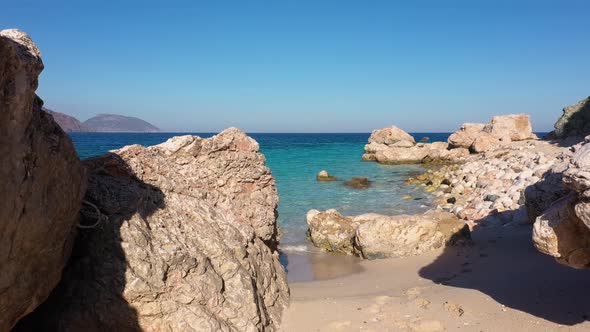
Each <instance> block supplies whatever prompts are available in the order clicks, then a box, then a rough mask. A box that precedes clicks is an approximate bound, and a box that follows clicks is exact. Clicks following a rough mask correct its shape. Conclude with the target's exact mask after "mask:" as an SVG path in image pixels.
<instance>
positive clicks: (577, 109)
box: [554, 97, 590, 138]
mask: <svg viewBox="0 0 590 332" xmlns="http://www.w3.org/2000/svg"><path fill="white" fill-rule="evenodd" d="M588 134H590V97H588V98H586V99H584V100H581V101H579V102H578V103H576V104H574V105H570V106H566V107H564V108H563V114H562V115H561V117H560V118H559V119H558V120H557V122H556V123H555V131H554V136H555V138H567V137H572V136H580V137H584V136H586V135H588Z"/></svg>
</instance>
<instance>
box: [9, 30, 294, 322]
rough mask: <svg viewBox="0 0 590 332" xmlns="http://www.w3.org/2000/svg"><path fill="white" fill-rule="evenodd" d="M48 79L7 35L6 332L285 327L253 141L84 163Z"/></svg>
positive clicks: (273, 193) (178, 144) (189, 142)
mask: <svg viewBox="0 0 590 332" xmlns="http://www.w3.org/2000/svg"><path fill="white" fill-rule="evenodd" d="M42 69H43V64H42V61H41V56H40V53H39V50H38V49H37V47H36V46H35V44H34V43H33V41H32V40H31V39H30V38H29V37H28V36H27V35H26V34H25V33H24V32H22V31H19V30H4V31H2V32H0V73H1V74H2V75H1V76H0V105H1V107H2V108H1V112H0V117H1V120H2V121H0V126H1V127H2V128H3V129H2V130H1V131H0V147H1V148H2V150H3V152H4V153H3V157H4V158H2V161H1V162H0V178H2V181H3V182H4V183H5V184H7V185H6V186H4V187H3V189H2V192H3V195H2V196H3V200H2V203H0V204H2V205H3V206H4V207H3V208H1V209H0V215H1V216H2V227H1V228H0V236H1V237H2V239H3V241H2V244H1V251H0V252H1V253H2V254H1V255H0V264H1V266H2V277H1V278H0V289H2V290H3V296H2V297H1V299H0V330H2V331H8V330H10V329H13V331H34V330H44V331H80V330H84V331H115V330H117V331H121V330H124V331H273V330H276V329H278V325H279V323H280V320H281V315H282V312H283V310H284V308H285V307H286V306H287V304H288V300H289V288H288V285H287V278H286V274H285V271H284V268H283V267H282V265H281V264H280V262H279V257H278V251H277V243H278V237H277V235H278V228H277V224H276V217H277V212H276V209H277V203H278V195H277V190H276V185H275V180H274V178H273V176H272V174H271V172H270V170H269V169H268V167H267V166H266V164H265V158H264V156H263V155H262V154H261V153H260V152H259V147H258V143H256V142H255V141H254V140H253V139H252V138H250V137H248V136H247V135H246V134H244V133H243V132H241V131H240V130H238V129H235V128H230V129H227V130H225V131H223V132H222V133H220V134H218V135H215V136H213V137H211V138H208V139H202V138H200V137H197V136H180V137H174V138H171V139H170V140H168V141H167V142H164V143H162V144H159V145H156V146H152V147H143V146H139V145H132V146H127V147H124V148H121V149H119V150H116V151H111V152H109V153H107V154H105V155H102V156H99V157H96V158H92V159H88V160H85V161H82V162H80V160H79V159H78V156H77V154H76V152H75V149H74V147H73V144H72V142H71V140H70V138H69V137H68V136H67V135H66V134H65V133H64V132H63V131H62V130H61V129H60V128H59V126H58V125H57V124H56V123H55V121H54V120H53V119H52V117H51V116H50V115H49V114H47V113H45V112H43V111H42V110H41V107H42V101H41V99H40V98H39V97H37V96H36V95H35V90H36V88H37V84H38V83H37V82H38V81H37V78H38V75H39V73H40V72H41V70H42ZM25 315H26V316H25ZM15 324H16V325H15Z"/></svg>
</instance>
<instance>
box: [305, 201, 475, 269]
mask: <svg viewBox="0 0 590 332" xmlns="http://www.w3.org/2000/svg"><path fill="white" fill-rule="evenodd" d="M307 223H308V225H309V230H308V234H309V237H310V239H311V241H312V243H313V244H314V245H315V246H317V247H319V248H321V249H323V250H326V251H331V252H340V253H345V254H349V255H357V256H360V257H363V258H369V259H373V258H383V257H403V256H414V255H419V254H422V253H424V252H427V251H431V250H434V249H437V248H441V247H443V246H445V245H455V244H463V243H466V241H467V240H468V239H469V234H470V233H469V227H467V225H466V224H465V223H463V222H461V221H459V220H458V219H457V218H456V217H455V216H453V215H452V214H450V213H446V212H441V211H429V212H427V213H424V214H418V215H398V216H386V215H380V214H376V213H367V214H361V215H358V216H352V217H351V216H342V215H341V214H340V213H338V212H337V211H336V210H333V209H332V210H327V211H324V212H320V211H317V210H311V211H309V212H308V214H307Z"/></svg>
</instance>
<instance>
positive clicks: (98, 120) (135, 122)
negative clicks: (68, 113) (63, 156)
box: [83, 114, 160, 133]
mask: <svg viewBox="0 0 590 332" xmlns="http://www.w3.org/2000/svg"><path fill="white" fill-rule="evenodd" d="M83 125H85V126H87V127H89V128H92V129H94V131H97V132H147V133H152V132H159V131H160V129H158V128H157V127H156V126H154V125H152V124H151V123H148V122H146V121H144V120H142V119H139V118H135V117H131V116H123V115H117V114H99V115H97V116H95V117H93V118H90V119H88V120H86V121H84V123H83Z"/></svg>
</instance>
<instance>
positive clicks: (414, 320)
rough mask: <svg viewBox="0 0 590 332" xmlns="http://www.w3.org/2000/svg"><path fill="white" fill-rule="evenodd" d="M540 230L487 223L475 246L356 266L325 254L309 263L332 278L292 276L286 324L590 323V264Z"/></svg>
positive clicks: (409, 327) (507, 326)
mask: <svg viewBox="0 0 590 332" xmlns="http://www.w3.org/2000/svg"><path fill="white" fill-rule="evenodd" d="M530 233H531V230H530V226H509V227H493V228H484V227H480V228H478V229H476V230H475V231H474V233H473V239H474V245H473V246H470V247H463V248H447V249H444V250H439V251H435V252H431V253H428V254H426V255H422V256H418V257H409V258H399V259H385V260H375V261H356V264H357V265H358V268H356V267H355V268H353V269H350V266H354V264H353V265H347V264H343V265H340V264H338V261H339V260H340V261H341V258H336V256H334V255H327V254H324V255H325V256H324V257H321V258H319V259H318V260H317V261H316V263H317V264H310V265H308V266H309V267H312V269H311V271H308V272H306V273H307V274H308V275H311V276H318V278H317V279H322V278H320V277H322V276H327V277H331V279H330V278H326V279H325V280H317V279H316V280H315V281H311V282H294V283H291V284H290V286H291V305H290V307H289V308H288V309H287V311H286V312H285V315H284V318H283V324H282V331H423V332H424V331H535V332H537V331H589V330H590V322H589V321H588V320H589V319H590V318H589V317H590V301H589V300H588V299H590V271H588V270H574V269H571V268H568V267H565V266H562V265H560V264H558V263H557V262H555V260H554V259H553V258H551V257H548V256H546V255H543V254H541V253H539V252H537V251H536V250H535V249H534V248H533V245H532V241H531V239H530ZM312 257H313V255H311V256H310V258H309V259H310V260H311V261H314V258H312ZM330 257H333V259H334V260H333V261H331V260H330ZM349 258H350V257H349ZM297 259H298V258H292V261H293V263H292V264H293V265H291V268H292V269H296V268H297V266H298V265H297V264H298V263H297ZM330 261H331V262H330ZM349 262H350V261H349ZM323 265H325V266H323ZM339 266H340V267H344V268H343V269H342V271H339V269H338V267H339ZM338 275H340V276H338Z"/></svg>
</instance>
